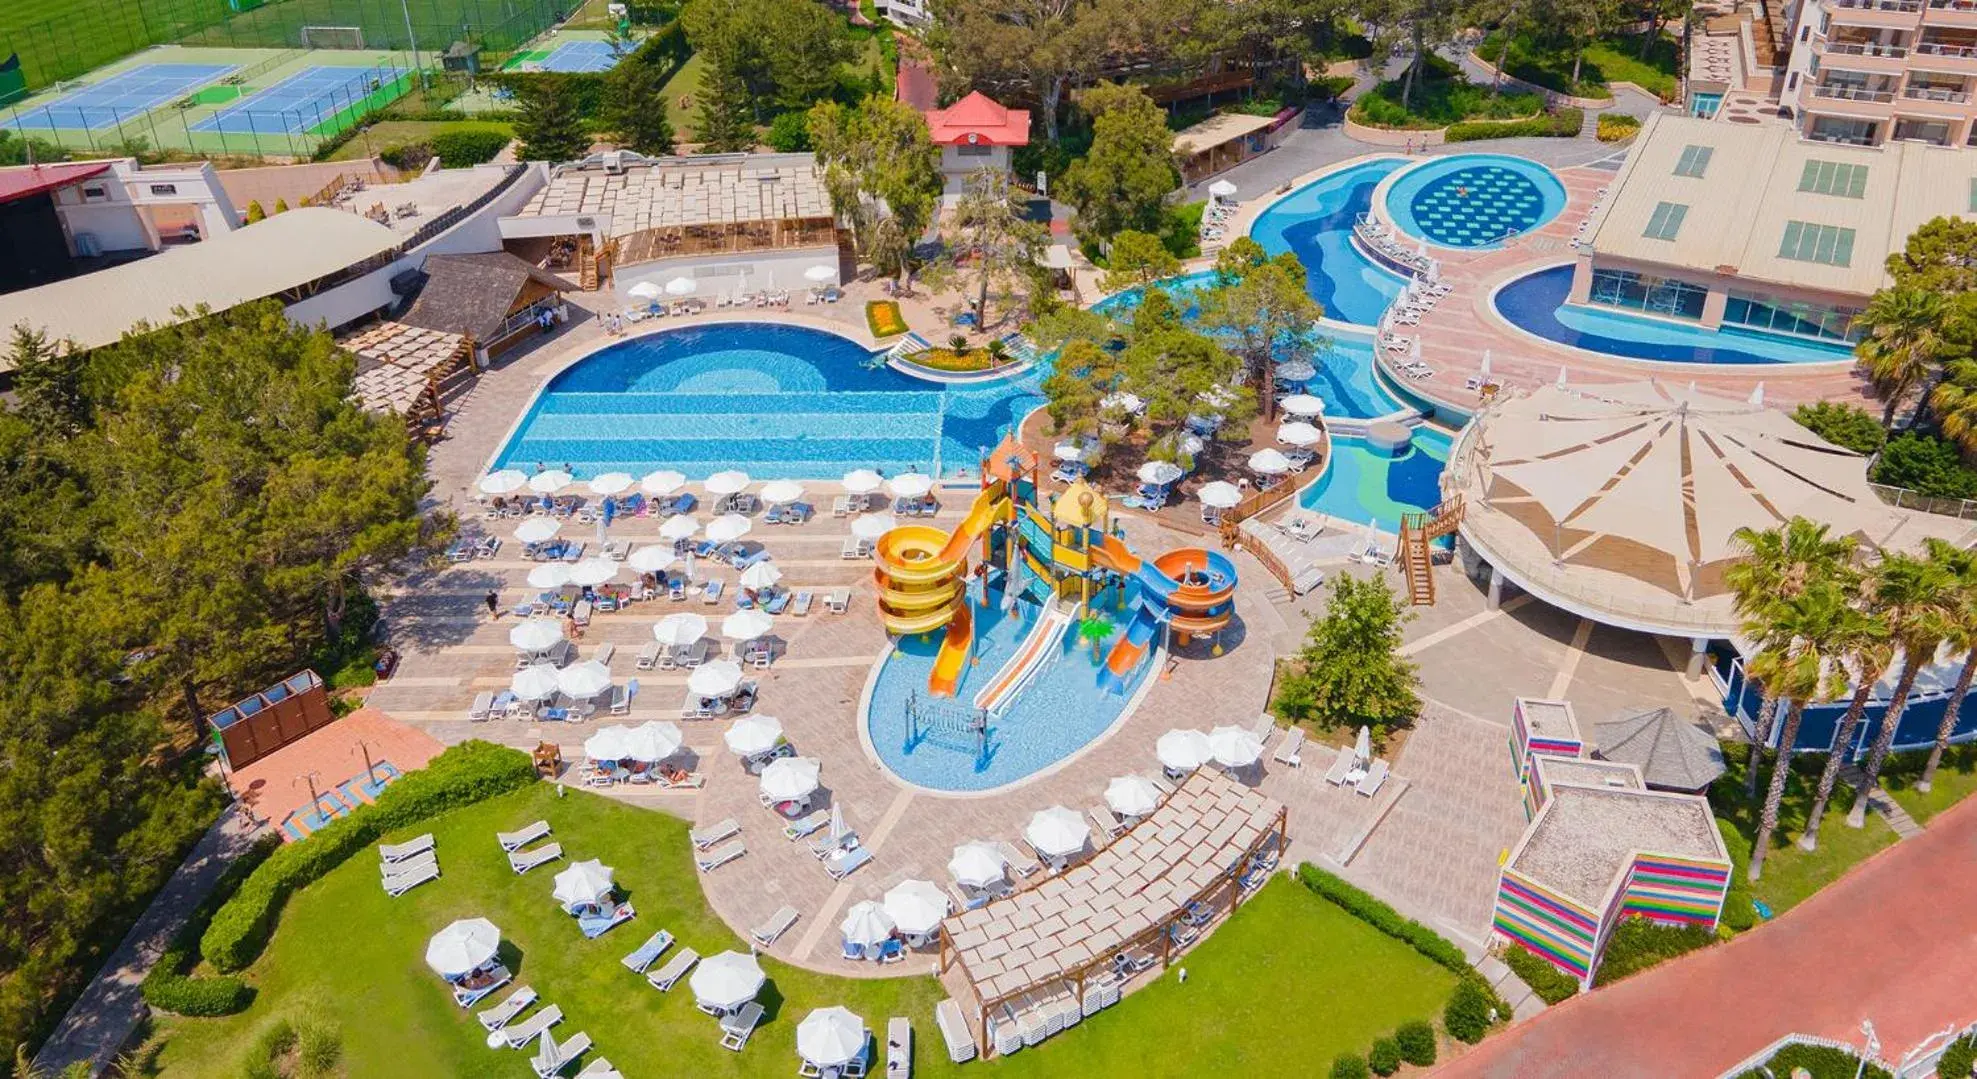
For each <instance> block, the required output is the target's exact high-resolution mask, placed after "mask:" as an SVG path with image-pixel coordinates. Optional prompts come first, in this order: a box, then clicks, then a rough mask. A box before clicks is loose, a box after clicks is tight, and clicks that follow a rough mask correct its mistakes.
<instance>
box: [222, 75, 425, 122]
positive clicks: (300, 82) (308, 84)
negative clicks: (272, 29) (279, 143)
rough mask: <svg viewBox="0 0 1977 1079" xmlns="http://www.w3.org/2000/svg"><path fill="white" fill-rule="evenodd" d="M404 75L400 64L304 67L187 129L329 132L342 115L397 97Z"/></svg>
mask: <svg viewBox="0 0 1977 1079" xmlns="http://www.w3.org/2000/svg"><path fill="white" fill-rule="evenodd" d="M409 74H410V72H409V71H407V70H406V69H405V68H401V67H390V66H378V67H310V68H304V69H303V70H302V71H299V72H297V73H296V74H294V75H291V76H289V77H288V78H286V79H283V80H282V81H280V82H278V83H275V84H274V85H273V86H270V87H268V88H267V89H265V90H262V91H261V92H260V93H257V94H253V95H251V96H249V97H248V98H246V99H245V100H243V101H241V102H240V103H239V104H236V105H231V106H228V107H227V108H224V109H221V110H220V111H218V112H216V113H214V114H213V115H211V116H208V117H206V118H205V119H203V120H200V121H199V122H198V123H195V124H193V125H192V130H193V131H216V132H219V133H221V134H227V135H301V134H307V133H328V132H330V131H334V130H335V129H336V126H337V123H338V122H341V118H344V117H346V114H347V115H348V118H350V119H354V118H355V117H356V116H357V115H360V114H362V113H363V112H366V111H368V110H369V109H371V108H375V107H376V106H378V105H382V104H384V103H386V102H389V101H391V100H392V99H393V98H396V97H397V96H398V95H399V94H400V93H401V92H402V91H403V86H404V84H405V83H406V82H407V76H408V75H409Z"/></svg>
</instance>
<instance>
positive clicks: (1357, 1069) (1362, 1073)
mask: <svg viewBox="0 0 1977 1079" xmlns="http://www.w3.org/2000/svg"><path fill="white" fill-rule="evenodd" d="M1332 1079H1368V1076H1367V1070H1366V1058H1365V1057H1362V1056H1360V1055H1359V1054H1358V1053H1340V1054H1339V1055H1338V1057H1337V1058H1335V1059H1334V1060H1333V1061H1332Z"/></svg>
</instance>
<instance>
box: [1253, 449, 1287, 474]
mask: <svg viewBox="0 0 1977 1079" xmlns="http://www.w3.org/2000/svg"><path fill="white" fill-rule="evenodd" d="M1249 467H1250V470H1251V471H1253V472H1261V473H1262V474H1264V475H1266V476H1280V475H1283V474H1284V473H1286V472H1289V471H1290V470H1291V459H1290V458H1288V457H1285V456H1284V454H1283V451H1282V450H1276V449H1263V450H1257V451H1256V452H1255V453H1252V454H1250V455H1249Z"/></svg>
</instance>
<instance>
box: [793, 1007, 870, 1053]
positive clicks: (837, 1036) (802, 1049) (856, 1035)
mask: <svg viewBox="0 0 1977 1079" xmlns="http://www.w3.org/2000/svg"><path fill="white" fill-rule="evenodd" d="M871 1036H872V1035H871V1033H870V1032H869V1031H867V1030H866V1029H865V1021H864V1020H863V1019H860V1018H858V1017H857V1016H855V1015H853V1014H851V1013H850V1012H848V1011H846V1010H845V1009H843V1008H835V1007H833V1008H818V1009H817V1010H816V1011H813V1012H811V1013H810V1014H809V1015H806V1016H804V1017H803V1022H801V1023H798V1024H796V1055H797V1056H800V1057H802V1058H803V1059H804V1060H807V1061H809V1062H810V1063H812V1064H815V1065H816V1066H817V1067H819V1068H835V1067H838V1066H839V1065H842V1064H847V1063H850V1062H851V1061H852V1060H853V1059H854V1058H856V1057H857V1056H858V1054H860V1053H862V1052H864V1051H865V1043H866V1042H867V1041H869V1040H870V1039H871Z"/></svg>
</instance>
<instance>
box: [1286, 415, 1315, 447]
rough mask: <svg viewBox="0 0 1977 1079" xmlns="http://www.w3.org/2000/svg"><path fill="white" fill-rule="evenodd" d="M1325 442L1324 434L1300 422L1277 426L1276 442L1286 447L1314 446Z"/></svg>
mask: <svg viewBox="0 0 1977 1079" xmlns="http://www.w3.org/2000/svg"><path fill="white" fill-rule="evenodd" d="M1324 440H1325V433H1324V432H1323V431H1320V430H1318V428H1316V427H1313V426H1311V425H1310V424H1308V423H1304V422H1302V421H1292V422H1290V423H1285V424H1279V425H1278V427H1277V441H1279V442H1282V443H1283V444H1284V445H1286V446H1316V445H1317V444H1318V443H1320V442H1323V441H1324Z"/></svg>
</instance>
